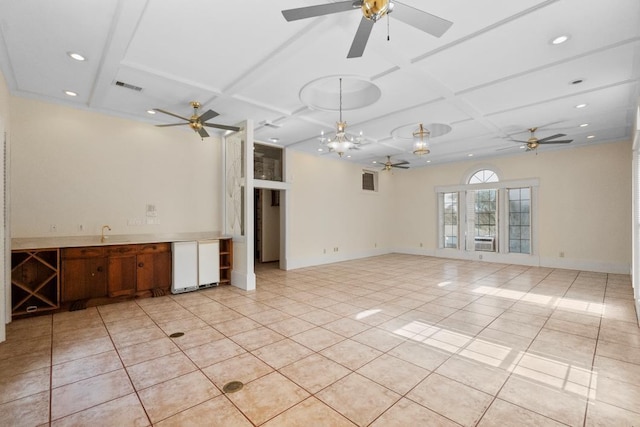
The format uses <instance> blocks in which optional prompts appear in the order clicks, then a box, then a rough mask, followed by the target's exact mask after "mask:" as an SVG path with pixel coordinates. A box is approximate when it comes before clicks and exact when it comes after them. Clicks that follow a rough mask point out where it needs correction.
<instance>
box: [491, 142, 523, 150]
mask: <svg viewBox="0 0 640 427" xmlns="http://www.w3.org/2000/svg"><path fill="white" fill-rule="evenodd" d="M514 142H517V141H514ZM524 144H526V142H525V143H524ZM515 148H520V147H504V148H496V151H504V150H513V149H515Z"/></svg>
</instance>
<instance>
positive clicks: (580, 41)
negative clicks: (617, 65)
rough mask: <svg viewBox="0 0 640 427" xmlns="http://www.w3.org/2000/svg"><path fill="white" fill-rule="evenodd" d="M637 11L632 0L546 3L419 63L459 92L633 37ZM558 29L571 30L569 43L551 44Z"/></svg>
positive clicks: (560, 31)
mask: <svg viewBox="0 0 640 427" xmlns="http://www.w3.org/2000/svg"><path fill="white" fill-rule="evenodd" d="M638 16H640V2H638V1H636V0H612V1H606V2H601V1H596V2H585V1H583V0H564V1H556V2H550V4H549V5H548V6H546V7H544V8H540V9H537V10H535V11H533V12H532V13H530V14H526V15H523V16H521V17H519V18H517V19H515V20H513V21H508V22H507V23H504V24H502V25H498V26H496V27H495V28H493V29H491V30H490V31H487V32H485V33H483V34H480V35H478V36H476V37H473V38H471V39H468V40H464V41H462V42H461V43H459V44H458V45H456V46H453V47H451V48H450V49H445V50H443V51H441V52H438V53H437V54H435V55H433V56H430V57H428V59H425V60H424V61H422V62H421V63H420V67H421V68H423V69H424V70H425V71H427V72H429V73H430V74H432V75H433V76H434V77H435V78H437V79H438V80H440V81H441V82H443V83H444V84H445V85H447V86H448V87H450V88H451V89H452V90H453V91H454V92H460V91H463V90H467V89H470V88H474V87H477V86H482V85H483V84H486V83H487V82H495V81H496V80H500V79H503V78H505V77H509V76H514V75H518V74H521V73H526V72H530V71H531V70H536V69H537V68H540V67H544V66H548V65H549V64H553V63H557V62H559V61H563V60H565V58H573V57H576V56H578V55H585V54H587V53H588V52H592V51H597V50H599V49H603V48H605V47H607V46H610V45H613V44H616V43H619V42H622V41H626V40H629V39H633V38H636V37H638V35H639V34H640V26H638ZM561 34H569V35H571V39H570V43H566V44H563V45H559V46H553V45H552V44H551V43H550V41H551V40H552V39H553V38H554V37H556V36H558V35H561Z"/></svg>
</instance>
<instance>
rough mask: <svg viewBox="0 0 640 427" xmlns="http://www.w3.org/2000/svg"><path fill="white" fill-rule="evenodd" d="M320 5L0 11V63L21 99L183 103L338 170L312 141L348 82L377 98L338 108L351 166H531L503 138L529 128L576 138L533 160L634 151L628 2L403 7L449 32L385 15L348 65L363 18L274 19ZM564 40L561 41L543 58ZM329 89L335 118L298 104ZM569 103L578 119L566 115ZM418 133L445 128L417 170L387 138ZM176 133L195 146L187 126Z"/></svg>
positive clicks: (163, 0)
mask: <svg viewBox="0 0 640 427" xmlns="http://www.w3.org/2000/svg"><path fill="white" fill-rule="evenodd" d="M320 3H328V1H327V0H277V1H246V0H236V1H214V0H184V1H175V0H101V1H87V0H65V1H45V0H21V1H9V0H0V37H1V43H0V64H1V69H2V73H3V74H4V76H5V79H6V80H7V84H8V85H9V89H10V91H11V93H12V94H13V95H15V96H18V97H28V98H35V99H40V100H44V101H47V102H55V103H61V104H66V105H70V106H73V107H77V108H82V109H87V110H92V111H96V112H101V113H105V114H110V115H116V116H121V117H126V118H130V119H133V120H138V121H143V122H148V123H149V125H150V126H151V125H153V124H164V123H174V122H176V121H177V120H176V119H174V118H173V117H170V116H167V115H163V114H155V115H153V116H152V115H150V114H149V113H147V110H150V109H153V108H161V109H164V110H168V111H173V112H176V113H178V114H181V115H186V116H189V115H190V114H191V109H190V107H189V101H192V100H197V101H200V102H201V103H202V104H203V108H202V111H205V110H206V109H213V110H215V111H217V112H218V113H220V116H218V117H216V118H215V119H214V120H212V121H213V122H215V123H223V124H235V123H238V122H241V121H242V120H245V119H251V120H253V121H254V123H255V125H256V138H257V139H258V140H260V141H263V142H269V141H270V140H272V141H277V142H275V143H276V144H278V145H282V146H287V147H289V148H291V149H294V150H301V151H306V152H309V153H314V154H316V155H330V156H334V157H336V158H337V157H338V156H337V155H336V154H335V153H331V154H327V153H326V147H323V146H322V144H321V142H320V140H319V136H320V132H322V131H324V132H325V134H327V135H331V134H332V133H334V132H335V122H336V121H337V120H338V107H339V95H338V81H339V80H338V79H339V78H340V77H342V78H344V81H345V87H344V90H343V99H344V105H345V106H348V105H350V104H349V102H350V101H351V100H350V95H353V94H352V93H351V92H353V91H354V90H355V89H354V87H355V86H354V87H352V86H350V83H349V82H351V83H353V82H356V83H357V82H365V83H370V86H372V87H374V89H375V88H377V89H378V90H379V96H378V97H377V98H376V99H374V101H375V102H373V103H371V104H370V105H366V106H364V107H358V108H344V109H343V118H344V120H346V121H347V124H348V130H350V131H352V132H353V133H354V134H359V133H360V132H362V134H363V137H364V142H363V143H362V146H361V149H359V150H350V151H349V152H348V153H346V154H345V156H344V158H343V159H342V161H353V162H358V163H362V164H369V163H371V162H372V161H374V160H383V159H384V157H385V156H386V155H392V156H394V158H395V159H404V160H408V161H409V162H411V165H412V166H425V165H427V161H430V162H431V164H438V163H443V162H450V161H459V160H464V159H468V157H469V156H470V155H473V156H474V158H486V157H495V156H503V155H514V154H520V155H532V153H527V152H525V151H526V150H524V149H522V148H521V147H522V144H519V143H516V142H514V141H512V140H511V139H519V140H526V139H527V138H528V136H529V135H528V132H527V131H526V129H527V128H530V127H534V126H539V127H540V130H539V131H538V132H537V136H538V138H544V137H546V136H549V135H552V134H557V133H564V134H566V135H567V138H563V139H572V140H573V142H572V143H571V144H558V145H545V146H541V147H540V148H538V150H555V149H571V148H574V147H579V146H584V145H588V144H596V143H606V142H614V141H620V140H628V139H630V137H631V133H632V129H633V125H634V123H633V118H634V116H635V109H636V107H637V101H638V95H639V77H640V2H638V1H637V0H608V1H584V0H547V1H539V0H518V1H513V0H447V1H442V0H403V2H402V3H404V4H406V5H409V6H412V7H414V8H417V9H420V10H424V11H427V12H429V13H431V14H434V15H437V16H440V17H442V18H445V19H447V20H449V21H452V22H453V25H452V27H451V28H450V29H449V30H448V31H447V32H446V33H445V34H444V35H443V36H442V37H441V38H435V37H433V36H431V35H429V34H426V33H423V32H421V31H419V30H417V29H415V28H413V27H411V26H408V25H407V24H404V23H403V22H401V21H400V20H397V19H394V18H393V13H392V14H391V15H390V18H389V20H387V19H386V18H385V19H383V20H381V21H378V22H377V23H376V24H375V25H374V28H373V31H372V33H371V37H370V39H369V43H368V44H367V47H366V50H365V52H364V55H363V56H362V57H361V58H352V59H347V52H348V50H349V47H350V45H351V41H352V39H353V37H354V34H355V32H356V29H357V28H358V24H359V21H360V19H361V16H362V15H361V12H360V11H359V10H350V11H347V12H343V13H339V14H333V15H327V16H323V17H317V18H310V19H305V20H300V21H294V22H287V21H286V20H285V19H284V18H283V16H282V13H281V10H283V9H291V8H297V7H303V6H308V5H313V4H320ZM387 33H389V36H390V40H387ZM560 35H568V36H569V39H568V41H567V42H565V43H563V44H559V45H554V44H552V43H551V41H552V40H553V39H555V38H556V37H557V36H560ZM69 52H77V53H80V54H82V55H83V56H84V57H85V58H86V60H85V61H82V62H78V61H75V60H73V59H71V58H70V57H69V56H68V53H69ZM332 80H333V81H335V85H334V87H335V89H326V96H327V97H328V98H327V99H329V104H331V99H332V97H333V98H334V99H335V103H334V105H335V107H333V108H322V109H319V108H316V107H314V106H313V105H312V106H310V105H309V103H308V102H307V100H306V99H305V101H303V98H304V97H301V91H302V89H303V88H304V87H305V86H307V85H309V84H313V83H312V82H317V81H321V82H324V83H323V84H324V87H325V88H326V87H327V85H328V86H330V85H331V83H330V82H331V81H332ZM116 82H122V83H126V84H127V85H131V86H137V87H139V88H141V90H139V91H137V90H132V89H130V88H127V87H123V86H118V85H116ZM327 82H329V83H328V84H327ZM352 89H353V90H352ZM65 90H70V91H73V92H75V93H77V96H75V97H70V96H68V95H66V94H65V93H64V91H65ZM353 96H355V95H353ZM580 104H586V107H584V108H575V107H576V106H577V105H580ZM261 123H271V124H272V125H270V126H269V125H264V124H261ZM419 123H423V124H425V126H427V127H429V124H444V125H448V126H450V127H451V131H450V132H449V133H446V134H444V135H440V136H436V137H434V138H432V139H431V153H430V154H429V155H427V156H422V157H416V156H414V155H413V154H412V144H411V141H410V140H409V139H407V138H402V137H397V136H398V135H399V134H398V132H400V133H401V132H402V131H405V132H408V131H407V129H409V130H410V129H411V128H412V126H415V128H417V127H418V124H419ZM581 124H588V126H585V127H580V125H581ZM274 125H275V126H274ZM209 129H210V128H209ZM209 129H208V130H209ZM210 130H211V131H212V133H215V132H217V131H216V130H215V129H210ZM394 130H395V131H396V133H393V132H394ZM184 132H185V138H191V139H193V140H194V142H199V137H198V135H196V134H195V133H194V132H193V131H191V130H190V129H189V128H188V127H186V126H185V130H184ZM394 136H395V137H394ZM400 136H402V135H400ZM589 137H591V138H589ZM321 148H322V149H324V151H322V152H320V151H318V150H319V149H321ZM347 156H350V157H347Z"/></svg>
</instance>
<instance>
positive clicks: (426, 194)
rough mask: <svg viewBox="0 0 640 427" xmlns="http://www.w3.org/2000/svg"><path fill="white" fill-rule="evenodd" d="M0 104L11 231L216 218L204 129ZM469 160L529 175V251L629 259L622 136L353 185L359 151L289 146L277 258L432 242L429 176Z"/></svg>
mask: <svg viewBox="0 0 640 427" xmlns="http://www.w3.org/2000/svg"><path fill="white" fill-rule="evenodd" d="M10 108H11V116H12V121H11V126H12V129H11V130H12V135H11V140H12V171H11V175H12V176H11V178H12V188H11V190H12V191H11V197H12V206H11V220H12V233H13V237H36V236H52V235H53V233H52V232H50V231H49V230H50V225H51V224H55V225H56V226H57V232H56V233H57V235H73V234H97V233H99V231H100V226H101V225H102V224H109V225H111V226H112V228H113V231H112V234H143V233H173V232H186V231H219V230H221V229H222V224H221V214H222V213H221V208H220V204H221V200H222V193H221V185H222V184H221V183H222V173H221V171H220V167H221V161H220V159H221V156H220V149H219V148H220V147H219V141H218V140H216V139H214V138H211V139H210V140H206V141H205V142H201V141H200V139H199V138H198V137H197V135H195V134H194V133H193V132H191V131H190V130H188V129H183V128H156V127H154V126H152V125H150V124H146V123H138V122H133V121H129V120H124V119H120V118H115V117H110V116H106V115H102V114H95V113H90V112H86V111H82V110H75V109H71V108H68V107H63V106H56V105H51V104H46V103H41V102H37V101H33V100H25V99H18V98H10ZM34 117H35V118H37V119H34ZM480 164H482V165H486V166H492V167H495V168H496V169H497V170H498V171H499V172H501V178H502V179H505V180H512V179H525V178H539V180H540V193H539V195H540V196H539V209H540V210H539V212H540V215H539V226H540V230H539V231H540V232H539V237H540V238H539V249H540V254H539V255H540V259H541V263H543V264H544V265H555V266H564V267H567V268H586V269H593V270H600V271H623V272H626V273H628V272H629V266H630V263H631V233H630V232H629V223H631V217H630V215H631V144H630V143H610V144H600V145H594V146H590V147H584V148H574V149H571V150H563V151H552V152H546V153H545V152H543V151H541V152H540V153H538V155H536V154H535V153H527V154H525V155H516V156H512V157H502V158H497V159H494V160H492V161H490V162H486V161H482V162H460V163H452V164H446V165H441V166H430V167H426V168H414V169H409V170H407V171H403V170H394V171H393V173H388V172H382V171H380V172H379V186H378V187H379V191H378V192H376V193H373V192H365V191H363V190H361V173H362V169H363V167H362V166H361V165H355V164H352V163H349V162H346V161H344V160H341V159H339V158H337V157H334V156H322V157H317V156H312V155H308V154H305V153H301V152H295V151H291V152H290V154H289V155H288V164H287V166H288V170H287V181H288V183H289V184H290V186H291V187H290V191H288V192H287V193H288V195H287V205H286V209H287V218H288V220H289V224H288V228H287V233H288V237H287V242H288V248H287V252H288V255H287V259H286V265H287V268H289V269H292V268H298V267H304V266H311V265H319V264H324V263H330V262H335V261H341V260H348V259H354V258H359V257H364V256H371V255H376V254H381V253H387V252H389V251H393V250H396V251H400V252H408V253H416V252H417V253H425V254H432V253H433V252H434V251H435V249H436V248H437V230H436V227H437V226H436V224H437V208H436V194H435V191H434V187H435V186H438V185H454V184H460V183H462V180H463V177H465V176H466V175H467V174H468V173H469V171H470V170H473V169H474V168H475V167H477V166H478V165H480ZM147 203H154V204H156V205H157V207H158V210H159V218H160V224H159V225H144V226H130V225H127V220H128V219H132V218H140V219H144V218H145V205H146V204H147ZM79 224H84V225H85V231H83V232H80V231H79V230H78V226H79ZM421 243H422V247H420V244H421ZM335 248H337V251H336V250H335ZM561 250H562V251H564V252H565V255H566V256H565V258H563V259H560V258H559V257H558V253H559V251H561ZM625 269H626V270H625Z"/></svg>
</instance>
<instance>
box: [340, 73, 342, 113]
mask: <svg viewBox="0 0 640 427" xmlns="http://www.w3.org/2000/svg"><path fill="white" fill-rule="evenodd" d="M340 123H342V77H340Z"/></svg>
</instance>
